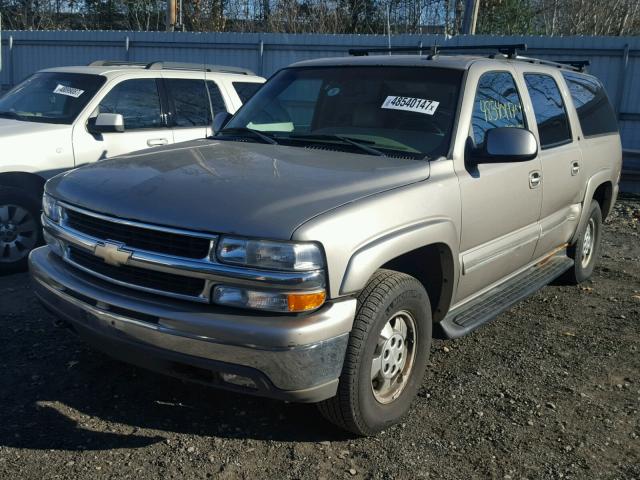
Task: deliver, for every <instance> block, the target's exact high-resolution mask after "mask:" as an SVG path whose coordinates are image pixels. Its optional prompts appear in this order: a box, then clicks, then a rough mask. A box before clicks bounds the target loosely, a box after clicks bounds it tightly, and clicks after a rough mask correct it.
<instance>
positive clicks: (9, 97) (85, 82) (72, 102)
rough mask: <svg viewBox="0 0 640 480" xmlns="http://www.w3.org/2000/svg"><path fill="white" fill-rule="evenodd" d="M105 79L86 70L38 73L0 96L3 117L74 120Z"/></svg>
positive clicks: (35, 120) (33, 120) (61, 121)
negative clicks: (87, 72) (88, 73)
mask: <svg viewBox="0 0 640 480" xmlns="http://www.w3.org/2000/svg"><path fill="white" fill-rule="evenodd" d="M105 80H106V79H105V77H102V76H99V75H87V74H82V73H59V72H41V73H36V74H34V75H32V76H31V77H29V78H27V79H26V80H25V81H24V82H22V83H20V84H19V85H17V86H16V87H14V88H13V89H12V90H10V91H9V92H8V93H7V94H6V95H5V96H4V97H2V98H0V118H2V117H4V118H7V117H8V118H14V119H16V120H22V121H30V122H45V123H64V124H71V123H73V121H74V120H75V119H76V117H77V116H78V114H79V113H80V111H81V110H82V109H83V108H84V107H85V105H86V104H87V103H88V102H89V100H90V99H91V97H93V95H95V93H96V92H97V91H98V89H99V88H100V87H101V86H102V85H103V84H104V82H105Z"/></svg>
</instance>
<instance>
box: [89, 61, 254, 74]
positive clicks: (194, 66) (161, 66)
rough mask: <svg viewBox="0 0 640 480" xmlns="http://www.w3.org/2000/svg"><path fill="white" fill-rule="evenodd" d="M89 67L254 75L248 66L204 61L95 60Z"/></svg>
mask: <svg viewBox="0 0 640 480" xmlns="http://www.w3.org/2000/svg"><path fill="white" fill-rule="evenodd" d="M89 66H90V67H118V66H133V67H144V68H145V69H146V70H189V71H198V72H205V71H206V72H218V73H236V74H239V75H255V73H253V71H251V70H249V69H248V68H242V67H230V66H226V65H209V64H206V63H181V62H161V61H157V62H124V61H120V60H97V61H95V62H91V63H90V64H89Z"/></svg>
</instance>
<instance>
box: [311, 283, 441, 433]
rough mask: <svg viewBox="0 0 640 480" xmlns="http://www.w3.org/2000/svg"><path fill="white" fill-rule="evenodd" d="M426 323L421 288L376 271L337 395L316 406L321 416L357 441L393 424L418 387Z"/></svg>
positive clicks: (362, 299)
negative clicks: (350, 433)
mask: <svg viewBox="0 0 640 480" xmlns="http://www.w3.org/2000/svg"><path fill="white" fill-rule="evenodd" d="M431 322H432V321H431V308H430V304H429V297H428V296H427V292H426V291H425V289H424V287H423V286H422V284H421V283H420V282H419V281H418V280H416V279H415V278H413V277H411V276H409V275H405V274H403V273H398V272H393V271H389V270H379V271H378V272H377V273H376V274H375V275H374V277H373V278H372V279H371V281H370V282H369V284H368V285H367V287H366V288H365V289H364V290H363V291H362V293H361V294H360V296H359V298H358V313H357V315H356V318H355V321H354V325H353V329H352V331H351V336H350V339H349V346H348V348H347V354H346V358H345V362H344V366H343V370H342V375H341V376H340V383H339V386H338V393H337V395H336V396H335V397H333V398H330V399H328V400H325V401H324V402H322V403H320V404H319V405H318V406H319V409H320V412H321V413H322V415H323V416H324V417H325V418H327V419H328V420H329V421H331V422H332V423H334V424H336V425H337V426H339V427H341V428H343V429H346V430H349V431H351V432H353V433H355V434H357V435H373V434H375V433H376V432H379V431H380V430H382V429H384V428H386V427H388V426H390V425H393V424H394V423H397V422H398V421H399V420H400V419H401V418H402V417H403V416H404V414H405V413H406V412H407V410H408V409H409V406H410V405H411V402H412V401H413V399H414V397H415V395H416V392H417V390H418V388H419V387H420V384H421V382H422V378H423V376H424V371H425V369H426V364H427V360H428V358H429V350H430V348H431V330H432V323H431Z"/></svg>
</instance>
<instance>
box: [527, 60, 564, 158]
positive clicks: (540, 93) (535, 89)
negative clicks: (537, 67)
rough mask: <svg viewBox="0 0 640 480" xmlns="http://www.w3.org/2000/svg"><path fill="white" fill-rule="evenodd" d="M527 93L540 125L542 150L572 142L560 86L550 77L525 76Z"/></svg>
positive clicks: (529, 74)
mask: <svg viewBox="0 0 640 480" xmlns="http://www.w3.org/2000/svg"><path fill="white" fill-rule="evenodd" d="M524 81H525V83H526V84H527V91H528V92H529V97H530V98H531V103H532V105H533V112H534V113H535V116H536V123H537V124H538V135H539V136H540V148H542V149H545V148H549V147H554V146H557V145H563V144H565V143H568V142H571V128H570V127H569V118H568V116H567V109H566V108H565V106H564V101H563V100H562V95H561V93H560V90H559V89H558V84H557V83H556V81H555V80H554V79H553V77H551V76H549V75H542V74H537V73H535V74H534V73H527V74H525V75H524Z"/></svg>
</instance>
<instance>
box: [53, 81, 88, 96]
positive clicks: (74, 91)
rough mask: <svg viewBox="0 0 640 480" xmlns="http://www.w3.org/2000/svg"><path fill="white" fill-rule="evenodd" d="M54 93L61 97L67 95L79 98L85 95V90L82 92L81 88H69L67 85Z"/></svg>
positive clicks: (59, 86) (60, 86)
mask: <svg viewBox="0 0 640 480" xmlns="http://www.w3.org/2000/svg"><path fill="white" fill-rule="evenodd" d="M53 93H58V94H60V95H66V96H67V97H73V98H78V97H79V96H80V95H82V94H83V93H84V90H80V89H79V88H73V87H67V86H65V85H60V84H58V86H57V87H56V88H55V90H54V91H53Z"/></svg>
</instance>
